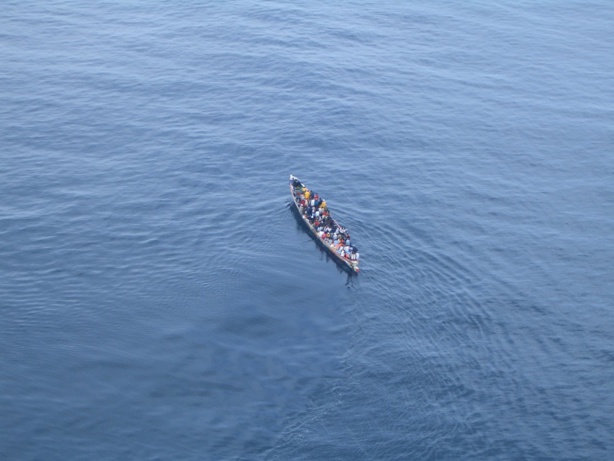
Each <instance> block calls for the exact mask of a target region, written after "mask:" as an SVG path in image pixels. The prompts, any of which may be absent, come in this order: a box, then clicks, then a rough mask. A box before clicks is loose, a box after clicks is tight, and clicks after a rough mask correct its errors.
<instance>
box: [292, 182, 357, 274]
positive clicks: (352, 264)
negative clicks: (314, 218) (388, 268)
mask: <svg viewBox="0 0 614 461" xmlns="http://www.w3.org/2000/svg"><path fill="white" fill-rule="evenodd" d="M293 179H298V178H296V177H295V176H290V195H291V196H292V203H293V206H292V211H293V213H294V214H295V215H296V217H297V218H298V220H299V222H301V224H302V225H303V226H304V227H305V228H306V229H307V231H308V233H309V235H310V237H311V238H313V239H314V240H315V241H316V242H317V243H318V244H319V245H320V247H321V248H322V249H324V250H325V251H326V253H327V254H328V255H330V256H331V258H332V259H333V260H334V261H335V262H336V263H337V265H339V267H341V268H342V269H344V270H345V271H347V272H349V273H351V274H357V273H358V272H360V268H359V267H358V261H353V260H348V259H346V258H344V257H342V256H341V255H339V254H338V253H337V251H336V250H335V248H334V247H333V246H332V244H330V243H328V242H327V241H326V240H324V239H323V238H322V237H320V236H319V235H318V232H317V231H316V229H315V228H314V227H313V225H312V224H311V223H310V222H309V220H308V219H307V217H306V216H305V215H303V213H301V210H300V205H299V202H298V201H297V196H296V194H295V191H294V186H293V185H292V180H293ZM299 181H300V180H299Z"/></svg>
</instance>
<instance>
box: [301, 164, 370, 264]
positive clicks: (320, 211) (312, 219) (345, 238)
mask: <svg viewBox="0 0 614 461" xmlns="http://www.w3.org/2000/svg"><path fill="white" fill-rule="evenodd" d="M290 193H291V194H292V201H293V202H294V206H295V207H296V211H297V212H298V215H299V216H300V218H301V220H302V221H303V223H304V224H305V225H306V226H307V229H309V232H310V233H311V235H312V236H313V237H314V238H315V239H316V241H317V242H318V243H319V244H320V245H321V246H322V247H323V248H324V249H325V250H326V251H327V252H328V253H329V254H330V255H331V256H332V257H333V259H334V260H335V261H336V262H337V263H338V264H339V265H341V267H343V268H344V269H345V270H348V271H350V272H352V273H358V272H359V271H360V269H359V267H358V258H359V257H360V255H359V254H358V248H356V247H355V246H354V245H352V242H351V239H350V234H349V232H348V231H347V230H346V229H345V228H344V227H342V226H340V225H339V223H337V221H335V220H334V219H333V217H332V216H331V214H330V210H329V209H328V207H327V206H326V201H325V200H324V199H322V198H321V197H320V196H319V195H318V194H316V193H314V192H313V191H311V190H309V189H308V188H307V187H306V186H305V185H304V184H303V183H302V182H301V181H300V180H299V179H298V178H297V177H296V176H292V175H290Z"/></svg>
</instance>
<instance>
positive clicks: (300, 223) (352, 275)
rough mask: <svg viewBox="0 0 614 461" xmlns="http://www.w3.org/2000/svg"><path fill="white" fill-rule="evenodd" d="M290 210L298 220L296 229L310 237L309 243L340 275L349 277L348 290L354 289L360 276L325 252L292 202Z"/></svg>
mask: <svg viewBox="0 0 614 461" xmlns="http://www.w3.org/2000/svg"><path fill="white" fill-rule="evenodd" d="M288 208H289V209H290V211H291V212H292V214H294V216H295V217H296V218H297V219H296V220H295V222H296V229H297V230H298V231H300V232H302V233H304V234H306V235H307V236H308V237H309V241H311V242H313V244H314V246H315V247H316V248H317V249H318V251H319V252H320V254H321V255H323V257H324V258H325V259H326V262H327V263H330V264H332V265H333V266H335V269H336V270H337V272H339V273H340V274H345V275H346V276H347V281H346V282H345V286H346V287H348V288H353V287H354V284H355V282H356V276H357V275H358V274H356V273H355V272H350V271H349V270H347V269H345V268H343V267H341V266H340V265H339V263H338V262H337V261H336V260H335V259H333V257H332V256H331V255H330V253H329V252H328V251H327V250H325V249H324V248H322V245H320V243H319V242H318V241H317V239H316V237H315V236H314V235H313V234H312V233H311V232H310V231H309V229H308V228H307V226H306V224H305V223H304V221H303V220H302V218H301V216H300V215H299V213H298V210H297V209H296V207H295V206H294V205H293V203H292V202H289V203H288Z"/></svg>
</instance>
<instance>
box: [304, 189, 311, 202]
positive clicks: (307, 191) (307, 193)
mask: <svg viewBox="0 0 614 461" xmlns="http://www.w3.org/2000/svg"><path fill="white" fill-rule="evenodd" d="M310 196H311V191H310V190H309V189H307V190H306V191H305V200H309V197H310Z"/></svg>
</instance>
